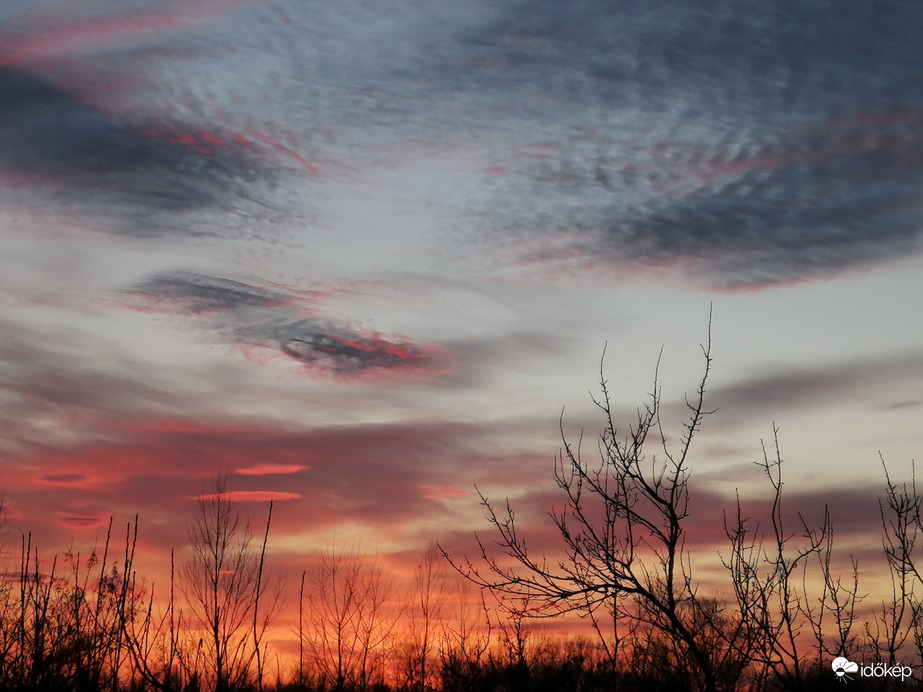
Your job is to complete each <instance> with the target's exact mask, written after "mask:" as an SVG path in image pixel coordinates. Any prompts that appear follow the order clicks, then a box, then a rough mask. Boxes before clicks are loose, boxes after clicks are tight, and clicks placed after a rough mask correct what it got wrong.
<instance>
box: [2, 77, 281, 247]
mask: <svg viewBox="0 0 923 692" xmlns="http://www.w3.org/2000/svg"><path fill="white" fill-rule="evenodd" d="M0 94H2V99H0V172H2V173H3V174H4V175H5V176H7V177H8V178H12V179H13V180H15V181H16V182H17V187H20V188H25V189H28V190H32V191H33V192H36V193H38V194H40V195H48V194H50V195H51V196H52V197H53V199H54V203H55V204H56V205H57V206H58V208H61V209H76V210H78V211H82V212H86V213H87V214H91V215H93V216H94V217H101V218H102V220H101V222H100V223H101V226H102V227H104V228H110V229H113V230H120V231H123V232H127V233H131V234H134V235H157V234H159V233H163V232H165V231H166V230H167V229H168V228H169V229H172V230H173V231H176V232H181V233H183V234H198V233H205V232H206V226H205V225H202V226H198V227H197V226H188V225H183V224H179V223H176V222H173V223H170V221H169V219H168V217H169V216H170V215H182V214H187V213H190V212H197V211H203V210H208V211H216V210H225V211H231V210H233V209H234V208H235V205H238V204H243V203H245V202H246V201H247V200H248V198H249V197H250V196H251V195H252V192H253V190H254V188H256V187H257V186H258V183H260V182H261V181H264V180H268V179H269V178H270V177H271V174H270V172H269V168H268V167H267V166H265V165H263V163H262V162H260V161H259V158H258V156H256V155H255V153H254V152H253V151H252V150H251V148H248V146H247V144H246V142H245V141H244V140H241V139H240V138H235V137H232V136H230V135H229V134H228V133H222V132H220V131H215V130H212V131H208V130H205V129H201V128H200V127H196V126H195V125H191V124H183V123H179V122H173V121H171V120H167V119H161V120H156V119H154V120H152V121H150V122H138V121H133V120H131V119H128V118H124V119H120V118H119V117H116V116H115V115H112V114H109V113H107V112H105V111H103V110H100V109H99V108H97V107H95V106H93V105H91V104H90V103H87V102H85V101H84V100H82V99H81V98H80V97H79V96H78V95H77V94H76V93H74V92H72V91H70V90H68V89H66V88H63V87H61V86H58V85H57V84H55V83H53V82H51V81H49V80H47V79H45V78H43V77H41V76H38V75H36V74H33V73H30V72H28V71H25V70H23V69H19V68H16V67H11V66H0ZM106 219H108V221H106Z"/></svg>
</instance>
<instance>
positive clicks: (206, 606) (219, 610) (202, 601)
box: [181, 477, 272, 692]
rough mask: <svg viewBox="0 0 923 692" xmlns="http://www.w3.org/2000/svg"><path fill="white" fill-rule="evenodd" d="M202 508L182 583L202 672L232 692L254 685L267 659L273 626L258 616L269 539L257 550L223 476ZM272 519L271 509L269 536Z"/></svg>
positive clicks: (193, 527)
mask: <svg viewBox="0 0 923 692" xmlns="http://www.w3.org/2000/svg"><path fill="white" fill-rule="evenodd" d="M197 510H198V511H197V514H196V517H195V518H194V520H193V521H192V522H191V523H190V524H189V527H188V532H189V542H190V546H191V549H192V553H191V556H190V558H189V560H188V561H187V562H186V564H185V565H184V566H183V570H182V577H181V585H182V589H183V593H184V594H185V596H186V600H187V602H188V604H189V607H190V609H191V611H192V612H191V615H192V618H193V624H194V626H195V627H194V628H193V630H192V632H197V633H201V634H200V636H199V640H198V644H197V645H196V646H195V647H194V648H195V649H196V650H197V651H198V652H199V653H200V655H201V658H202V662H203V664H204V668H205V670H204V671H203V672H204V673H205V675H206V676H207V677H208V678H209V679H210V680H211V681H212V683H213V685H214V688H215V690H216V692H229V691H230V690H234V689H237V688H240V687H242V686H244V684H245V683H247V682H249V681H250V678H251V676H252V675H253V674H254V671H253V663H254V661H261V660H262V659H261V658H259V656H260V647H261V641H260V638H261V633H262V631H264V630H265V627H266V626H267V624H268V620H267V619H266V617H267V614H264V615H263V616H262V617H263V619H262V621H261V620H260V617H261V615H260V613H259V606H260V601H261V597H262V596H264V594H265V592H266V590H267V589H268V584H267V583H266V580H264V569H265V547H266V538H264V541H263V549H262V550H261V551H260V550H257V549H256V548H255V547H254V545H253V532H252V530H251V527H250V521H249V519H248V518H247V517H246V516H244V515H243V514H242V513H241V511H240V510H239V508H238V507H237V505H236V504H235V503H234V502H233V501H232V499H231V496H230V495H229V494H228V492H227V489H226V480H225V479H224V478H223V477H220V478H218V479H216V480H215V482H214V485H213V486H212V488H211V489H210V491H209V492H203V494H202V496H201V497H200V498H199V500H198V507H197ZM271 517H272V507H271V505H270V510H269V519H268V520H267V523H266V533H265V536H266V537H268V535H269V526H270V522H271ZM270 614H271V613H270ZM261 675H262V668H261V667H258V670H257V676H258V677H259V676H261Z"/></svg>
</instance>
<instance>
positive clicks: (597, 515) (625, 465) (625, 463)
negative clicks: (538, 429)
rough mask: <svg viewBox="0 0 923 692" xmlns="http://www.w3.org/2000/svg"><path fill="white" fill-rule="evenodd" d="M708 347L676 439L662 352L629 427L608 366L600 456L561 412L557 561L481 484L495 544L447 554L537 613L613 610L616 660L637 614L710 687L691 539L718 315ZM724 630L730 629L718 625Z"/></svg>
mask: <svg viewBox="0 0 923 692" xmlns="http://www.w3.org/2000/svg"><path fill="white" fill-rule="evenodd" d="M702 353H703V356H704V369H703V374H702V377H701V380H700V382H699V385H698V388H697V390H696V393H695V395H694V396H693V397H691V398H687V400H686V406H687V409H688V416H687V418H686V420H685V422H684V427H685V432H684V434H683V435H682V437H681V439H680V441H679V443H678V445H676V446H675V447H674V446H671V445H670V443H669V440H668V438H667V435H666V433H665V431H664V427H663V425H662V421H661V392H660V386H659V383H658V381H657V375H656V372H657V371H659V359H658V368H657V369H656V370H655V377H654V386H653V390H652V392H651V393H650V399H649V401H648V402H647V403H646V404H645V405H644V406H643V408H640V409H639V410H638V412H637V417H636V420H635V421H634V422H633V423H632V424H631V425H630V426H629V427H628V430H627V432H626V433H623V432H621V430H620V427H619V426H618V425H617V424H616V421H615V413H614V411H613V407H612V404H611V398H610V390H609V386H608V383H607V381H606V377H605V374H604V372H603V367H602V365H601V367H600V389H601V395H600V396H599V397H598V398H594V403H595V404H596V406H597V407H598V408H599V410H600V411H601V412H602V414H603V417H604V421H605V428H604V430H603V432H602V434H601V435H600V436H599V441H598V450H599V459H598V461H597V462H596V463H595V464H591V463H590V462H588V461H586V460H585V459H584V458H583V456H582V454H581V444H580V442H578V443H577V444H574V443H572V442H570V441H569V440H568V439H567V437H566V435H565V434H564V431H563V422H562V431H561V434H562V440H563V452H562V453H561V455H560V456H559V457H558V458H557V459H556V462H555V471H554V477H555V481H556V483H557V486H558V488H559V489H560V490H561V491H562V493H563V496H564V500H565V502H564V508H563V509H561V510H560V511H553V512H552V513H551V518H552V520H553V522H554V525H555V527H556V529H557V532H558V534H559V536H560V538H561V548H562V550H563V553H564V557H563V558H561V559H559V560H556V561H551V560H549V559H547V558H546V557H545V556H536V555H534V554H532V553H531V552H530V551H529V549H528V547H527V545H526V541H525V539H524V538H523V536H522V535H520V533H519V531H518V527H517V525H516V521H515V514H514V511H513V508H512V506H511V505H510V502H509V500H507V501H506V503H505V506H504V507H503V508H502V509H499V508H498V507H497V506H496V505H495V504H494V503H493V502H491V501H490V500H489V499H488V498H487V497H485V496H484V495H483V494H480V491H479V494H480V497H481V502H482V505H483V506H484V507H485V509H486V511H487V517H488V520H489V522H490V524H491V525H492V526H493V527H494V528H495V529H496V534H495V543H496V544H497V545H498V546H499V548H500V555H497V554H495V552H494V551H492V550H491V549H489V548H488V546H487V544H485V543H484V542H483V541H482V540H481V539H480V538H478V539H477V540H478V546H479V549H480V559H479V560H478V563H477V564H476V563H475V562H474V561H472V560H471V559H469V558H465V559H464V560H463V561H461V562H458V561H453V560H452V559H451V558H450V556H449V555H448V554H446V557H447V558H448V559H449V560H450V561H451V562H452V564H453V566H454V567H455V568H456V569H457V570H458V571H459V572H460V573H461V574H462V575H464V576H465V577H466V578H467V579H469V580H471V581H472V582H474V583H475V584H477V585H479V586H481V587H482V588H487V589H491V590H494V591H498V592H501V593H504V594H507V595H508V596H509V597H511V598H513V599H514V600H516V599H518V600H519V601H520V602H521V603H522V604H526V603H528V604H529V606H528V607H529V612H530V614H531V615H534V616H538V617H542V616H552V615H556V614H559V613H563V612H568V611H579V612H582V613H584V614H588V615H590V616H592V617H593V618H600V619H601V618H602V617H608V618H609V620H610V622H611V627H612V634H611V638H609V640H608V642H609V645H610V646H611V647H612V651H611V656H612V658H613V659H615V658H617V657H618V650H617V646H618V643H619V641H620V637H621V635H620V630H619V627H620V626H624V624H626V623H632V622H633V623H635V624H638V623H642V624H644V625H646V626H649V627H650V628H653V631H655V632H656V633H659V634H660V635H661V636H663V637H666V639H667V640H668V643H669V645H670V646H675V647H677V648H678V649H679V650H680V651H681V654H682V658H683V659H684V660H686V661H688V662H689V663H690V666H691V668H690V670H691V674H692V675H693V676H694V678H695V684H696V686H697V687H699V688H700V689H703V690H706V692H715V690H717V689H718V684H719V681H718V677H717V670H716V666H717V661H716V656H715V652H714V650H713V648H712V647H714V645H715V644H716V642H715V641H714V640H712V639H709V640H704V639H703V637H702V634H703V632H704V631H705V630H703V628H702V626H701V619H702V617H703V616H704V615H705V614H707V612H708V611H707V608H705V606H704V605H703V601H702V599H700V598H699V597H698V595H697V585H696V582H695V581H694V579H693V575H692V573H691V568H690V561H689V554H688V552H687V550H686V548H685V538H686V521H685V520H686V518H687V517H688V515H689V474H690V453H691V449H692V441H693V439H694V437H695V435H696V432H697V431H698V430H699V428H700V427H701V425H702V422H703V420H704V418H705V417H706V416H707V415H708V414H709V413H711V411H709V410H708V409H706V407H705V385H706V381H707V379H708V375H709V372H710V368H711V363H712V355H711V318H709V328H708V339H707V342H706V344H704V345H703V346H702ZM604 356H605V353H604ZM658 438H659V439H658ZM652 447H653V448H654V449H655V450H656V451H654V452H653V453H651V448H652ZM734 628H736V625H735V626H734ZM732 629H733V628H732ZM734 636H736V635H734ZM719 639H721V640H724V639H726V637H725V636H724V634H723V633H722V636H721V637H719ZM726 645H727V642H726V641H722V646H726Z"/></svg>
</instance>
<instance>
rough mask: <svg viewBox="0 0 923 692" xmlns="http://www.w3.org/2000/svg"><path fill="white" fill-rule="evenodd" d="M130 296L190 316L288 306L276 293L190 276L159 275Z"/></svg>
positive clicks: (199, 276) (194, 275) (178, 273)
mask: <svg viewBox="0 0 923 692" xmlns="http://www.w3.org/2000/svg"><path fill="white" fill-rule="evenodd" d="M129 293H131V294H134V295H137V296H139V297H142V298H143V297H147V298H150V299H151V300H154V301H157V302H158V303H159V304H161V305H163V306H168V305H169V304H171V303H172V304H174V305H175V306H176V309H178V310H181V311H183V312H188V313H192V314H199V313H209V312H218V311H222V310H234V309H240V308H271V307H279V306H282V305H285V304H286V303H288V302H289V299H288V298H287V297H286V296H285V295H284V294H282V293H280V292H278V291H273V290H270V289H267V288H262V287H259V286H252V285H250V284H246V283H241V282H239V281H232V280H230V279H221V278H216V277H212V276H203V275H202V274H195V273H192V272H173V273H165V274H159V275H157V276H153V277H151V278H149V279H147V280H145V281H142V282H140V283H138V284H136V285H135V286H133V287H132V288H131V289H130V290H129Z"/></svg>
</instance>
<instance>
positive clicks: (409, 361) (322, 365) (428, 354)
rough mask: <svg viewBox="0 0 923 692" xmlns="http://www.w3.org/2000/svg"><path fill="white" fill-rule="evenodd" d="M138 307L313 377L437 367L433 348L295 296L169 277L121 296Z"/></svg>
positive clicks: (236, 284)
mask: <svg viewBox="0 0 923 692" xmlns="http://www.w3.org/2000/svg"><path fill="white" fill-rule="evenodd" d="M126 293H127V294H128V295H130V296H132V298H133V299H134V300H135V301H138V300H139V299H140V303H137V302H136V303H135V304H136V305H140V306H141V307H143V309H154V310H163V311H172V312H179V313H181V314H186V315H192V316H195V317H198V318H200V320H201V321H200V322H199V324H198V325H197V326H199V327H200V328H204V329H205V330H206V331H207V332H210V333H211V334H213V335H215V336H216V337H217V338H218V339H220V340H222V341H225V342H227V343H231V344H235V345H240V346H243V347H248V346H255V347H266V348H269V349H271V350H273V351H275V352H277V353H279V354H281V355H282V356H284V357H287V358H289V359H291V360H294V361H297V362H299V363H301V364H303V365H305V366H307V368H308V369H310V370H312V371H320V372H325V373H329V374H333V375H343V376H355V375H359V374H362V373H367V372H395V373H405V374H407V373H412V372H414V371H416V370H420V371H424V372H426V371H433V372H436V371H438V369H439V366H438V363H437V361H439V360H440V358H439V357H437V350H436V349H434V348H431V347H425V346H422V345H419V344H415V343H413V342H412V341H410V340H407V339H400V338H396V337H393V336H388V335H384V334H379V333H377V332H373V331H369V330H365V329H362V328H360V327H357V326H354V325H350V324H348V323H346V322H345V321H342V320H335V319H333V318H329V317H327V316H324V315H320V314H319V313H317V311H316V310H315V309H314V306H313V305H311V304H310V302H309V301H308V302H305V300H304V299H303V298H299V297H298V296H297V295H295V294H294V293H291V294H286V293H283V292H282V291H280V290H276V289H268V288H264V287H260V286H256V285H252V284H250V283H243V282H239V281H233V280H230V279H224V278H216V277H211V276H205V275H202V274H195V273H192V272H175V273H169V274H160V275H157V276H154V277H151V278H150V279H147V280H145V281H142V282H140V283H138V284H136V285H135V286H132V287H131V288H129V289H127V290H126Z"/></svg>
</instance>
